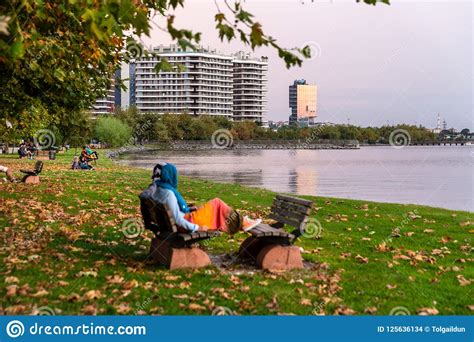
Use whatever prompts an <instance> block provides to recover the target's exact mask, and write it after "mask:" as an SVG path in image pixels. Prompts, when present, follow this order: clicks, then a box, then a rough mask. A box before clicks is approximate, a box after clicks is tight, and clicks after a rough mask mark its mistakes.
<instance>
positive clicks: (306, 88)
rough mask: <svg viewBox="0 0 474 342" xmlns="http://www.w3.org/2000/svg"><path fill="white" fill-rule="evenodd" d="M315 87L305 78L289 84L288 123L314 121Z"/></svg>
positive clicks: (315, 106) (315, 110) (315, 113)
mask: <svg viewBox="0 0 474 342" xmlns="http://www.w3.org/2000/svg"><path fill="white" fill-rule="evenodd" d="M317 91H318V90H317V87H316V85H314V84H307V83H306V80H296V81H294V82H293V84H292V85H290V86H289V105H290V108H291V114H290V123H295V122H299V121H308V122H311V121H314V118H316V116H317V96H318V94H317Z"/></svg>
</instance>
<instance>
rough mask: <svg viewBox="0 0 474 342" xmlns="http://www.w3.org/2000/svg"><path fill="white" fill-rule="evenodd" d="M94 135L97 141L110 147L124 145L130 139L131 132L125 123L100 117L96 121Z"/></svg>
mask: <svg viewBox="0 0 474 342" xmlns="http://www.w3.org/2000/svg"><path fill="white" fill-rule="evenodd" d="M94 135H95V137H96V138H97V139H99V141H101V142H104V143H107V144H108V145H109V146H111V147H118V146H122V145H125V144H126V143H127V142H128V141H129V140H130V138H131V137H132V130H131V128H130V127H128V126H127V125H126V124H125V123H123V122H122V121H120V120H119V119H116V118H111V117H103V118H102V117H101V118H99V119H97V122H96V124H95V128H94Z"/></svg>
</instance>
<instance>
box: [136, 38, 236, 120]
mask: <svg viewBox="0 0 474 342" xmlns="http://www.w3.org/2000/svg"><path fill="white" fill-rule="evenodd" d="M161 58H166V59H167V61H168V62H169V64H171V66H172V67H173V70H172V71H160V72H159V73H157V72H156V71H155V67H156V65H157V64H158V63H159V60H160V59H161ZM232 59H233V58H232V57H230V56H224V55H222V54H219V53H217V52H216V51H215V50H210V49H205V48H202V47H201V48H199V49H197V50H194V51H193V50H183V49H181V47H179V46H176V45H171V46H167V47H164V46H159V47H156V48H154V49H153V54H150V55H149V56H145V57H141V58H139V59H137V60H136V63H135V73H134V78H135V82H134V86H135V92H134V93H135V101H136V102H135V104H136V106H137V108H138V110H139V111H140V112H152V113H158V114H166V113H170V114H193V115H200V114H207V115H221V116H226V117H228V118H232ZM179 66H182V67H183V69H184V70H181V71H180V70H179Z"/></svg>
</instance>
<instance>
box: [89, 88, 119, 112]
mask: <svg viewBox="0 0 474 342" xmlns="http://www.w3.org/2000/svg"><path fill="white" fill-rule="evenodd" d="M114 109H115V85H113V86H112V87H111V88H110V89H109V90H108V91H107V94H106V96H105V97H102V98H100V99H97V100H96V101H95V103H94V104H93V105H92V109H91V113H92V114H93V115H102V114H110V113H112V112H113V111H114Z"/></svg>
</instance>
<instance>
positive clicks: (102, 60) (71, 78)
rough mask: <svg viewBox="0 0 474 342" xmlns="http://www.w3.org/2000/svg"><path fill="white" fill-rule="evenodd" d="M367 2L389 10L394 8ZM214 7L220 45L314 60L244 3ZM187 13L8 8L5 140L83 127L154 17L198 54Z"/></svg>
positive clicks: (136, 7)
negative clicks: (181, 24)
mask: <svg viewBox="0 0 474 342" xmlns="http://www.w3.org/2000/svg"><path fill="white" fill-rule="evenodd" d="M363 2H365V3H367V4H372V5H375V4H376V3H377V2H384V3H387V4H388V0H383V1H377V0H364V1H363ZM215 3H216V12H217V13H216V15H215V22H216V30H217V33H218V35H219V37H220V38H221V40H228V41H231V40H233V39H239V40H241V41H242V42H244V43H245V44H248V45H249V46H250V47H251V48H252V49H255V48H258V47H260V46H270V47H273V48H274V49H276V50H277V51H278V55H279V56H280V57H281V58H282V59H283V60H284V61H285V63H286V65H287V67H291V66H294V65H301V63H302V61H303V59H304V58H306V57H310V48H309V47H303V48H290V49H286V48H283V47H281V46H280V45H279V44H278V43H277V41H276V39H275V38H273V37H272V36H270V35H267V34H266V33H264V31H263V28H262V26H261V25H260V23H259V22H258V21H257V20H256V19H255V18H254V16H253V15H252V14H251V13H249V12H248V11H246V10H245V9H244V7H243V5H242V4H241V2H240V1H234V2H231V1H227V0H216V2H215ZM184 5H185V3H184V0H58V1H43V0H6V1H2V3H1V4H0V13H1V15H0V81H1V84H2V92H1V93H0V108H2V109H1V112H0V121H1V123H0V133H2V136H3V133H4V132H5V131H6V130H7V127H6V125H4V122H5V123H6V122H7V121H8V123H10V124H11V126H12V128H9V129H11V130H14V131H16V132H21V133H22V134H24V135H31V134H32V132H34V131H35V130H36V129H38V128H42V127H49V126H50V125H56V126H57V127H60V126H64V124H61V122H68V123H69V124H72V125H79V124H80V122H81V120H82V117H81V115H80V114H78V113H79V112H80V111H82V110H85V109H88V108H90V106H91V105H92V104H93V102H94V101H95V99H96V98H98V97H102V96H104V95H105V92H106V91H107V89H108V88H109V87H110V85H111V78H112V75H113V73H114V71H115V70H116V68H117V66H118V65H119V64H120V62H121V61H123V60H127V59H130V58H133V57H136V56H134V53H135V51H134V50H133V49H132V48H130V47H133V46H139V45H140V44H139V42H138V38H139V37H140V36H142V35H148V36H149V35H150V31H151V23H150V21H151V18H152V17H153V16H156V15H157V16H161V17H164V18H166V23H167V24H166V27H165V28H163V29H164V30H165V31H167V32H168V33H169V34H170V36H171V38H172V39H173V40H175V41H176V42H177V43H178V44H179V45H180V46H181V47H183V48H185V47H195V46H196V45H197V44H198V43H199V42H200V39H201V34H200V33H199V32H194V31H192V30H191V29H187V28H178V27H176V26H175V24H174V22H175V16H174V14H173V13H174V10H175V9H177V8H178V7H183V6H184ZM163 62H164V63H163V65H164V64H165V61H163ZM76 118H77V120H78V122H76ZM11 134H13V133H11Z"/></svg>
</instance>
